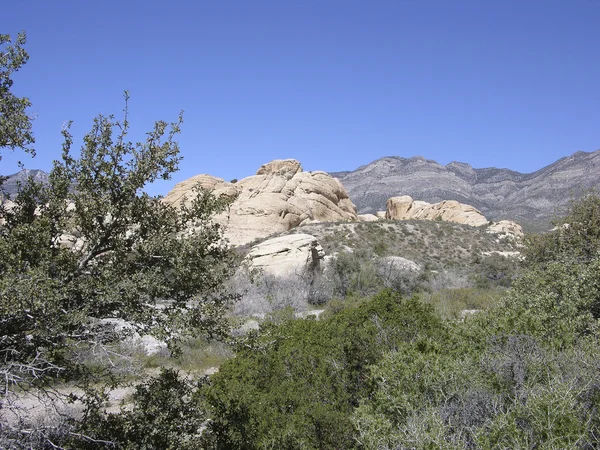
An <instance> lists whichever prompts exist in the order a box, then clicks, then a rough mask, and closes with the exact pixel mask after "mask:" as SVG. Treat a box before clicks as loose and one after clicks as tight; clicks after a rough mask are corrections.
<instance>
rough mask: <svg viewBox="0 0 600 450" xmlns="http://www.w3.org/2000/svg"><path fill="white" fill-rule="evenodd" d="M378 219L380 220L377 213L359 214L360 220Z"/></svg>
mask: <svg viewBox="0 0 600 450" xmlns="http://www.w3.org/2000/svg"><path fill="white" fill-rule="evenodd" d="M378 220H379V217H377V216H376V215H375V214H359V215H358V221H359V222H377V221H378Z"/></svg>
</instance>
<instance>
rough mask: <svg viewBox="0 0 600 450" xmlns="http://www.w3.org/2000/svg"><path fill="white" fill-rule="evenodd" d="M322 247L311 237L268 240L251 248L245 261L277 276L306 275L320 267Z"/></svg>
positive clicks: (296, 235) (282, 237) (323, 252)
mask: <svg viewBox="0 0 600 450" xmlns="http://www.w3.org/2000/svg"><path fill="white" fill-rule="evenodd" d="M324 256H325V251H324V250H323V247H321V245H320V244H319V242H318V241H317V239H316V238H315V237H314V236H311V235H310V234H291V235H286V236H280V237H276V238H272V239H267V240H266V241H264V242H261V243H260V244H257V245H255V246H254V247H252V249H251V250H250V252H249V253H248V255H247V256H246V261H247V262H248V264H249V266H250V267H252V268H255V269H262V270H264V272H265V273H268V274H270V275H274V276H279V277H283V276H290V275H303V274H305V273H306V271H310V270H314V269H316V268H317V267H318V266H319V265H320V261H321V260H322V259H323V257H324Z"/></svg>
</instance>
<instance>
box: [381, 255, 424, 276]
mask: <svg viewBox="0 0 600 450" xmlns="http://www.w3.org/2000/svg"><path fill="white" fill-rule="evenodd" d="M380 265H381V266H383V267H385V268H387V269H390V270H392V269H393V270H399V271H403V272H419V271H420V270H421V266H419V265H418V264H417V263H416V262H414V261H412V260H410V259H406V258H403V257H401V256H385V257H383V258H381V260H380Z"/></svg>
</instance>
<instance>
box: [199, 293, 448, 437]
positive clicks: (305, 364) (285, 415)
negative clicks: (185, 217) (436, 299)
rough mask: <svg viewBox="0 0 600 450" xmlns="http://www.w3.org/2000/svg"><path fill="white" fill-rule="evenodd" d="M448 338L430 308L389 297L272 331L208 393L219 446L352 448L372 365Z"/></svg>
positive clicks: (254, 341)
mask: <svg viewBox="0 0 600 450" xmlns="http://www.w3.org/2000/svg"><path fill="white" fill-rule="evenodd" d="M445 337H446V330H445V328H444V326H443V324H442V323H441V321H440V320H439V319H437V318H436V317H435V315H434V314H433V313H432V311H431V309H430V308H428V307H426V306H424V305H422V304H421V303H419V302H418V301H417V300H402V299H401V298H400V296H398V294H393V293H391V292H384V293H382V294H380V295H378V296H376V297H375V298H373V299H372V300H371V301H368V302H364V303H362V304H360V305H359V306H358V307H356V308H345V309H342V310H341V311H340V312H338V313H337V314H335V315H332V316H331V317H329V318H327V319H324V320H320V321H313V320H289V321H287V322H283V323H281V324H279V325H277V326H271V327H269V326H267V327H265V328H264V329H263V330H262V331H261V333H260V334H258V335H256V336H254V337H252V338H249V339H248V340H246V341H245V342H244V343H243V345H241V346H240V348H239V350H238V352H237V355H236V357H235V358H233V359H232V360H230V361H228V362H226V363H225V364H224V365H223V366H222V367H221V369H220V371H219V373H218V374H216V375H215V376H214V377H213V379H212V382H211V386H210V387H208V388H207V390H206V391H205V393H206V398H207V402H208V403H209V404H210V406H211V410H212V414H213V416H212V423H211V425H210V432H211V435H212V437H213V438H214V439H215V441H216V443H217V444H216V448H264V447H267V446H270V447H275V448H352V447H354V445H355V441H354V438H355V434H354V430H353V426H352V423H351V421H350V417H351V415H352V411H353V408H354V407H355V406H357V405H358V402H359V400H360V398H362V397H364V396H367V395H368V394H369V392H370V391H371V387H370V383H369V382H368V380H367V378H366V374H367V372H368V368H369V366H370V365H371V364H374V363H376V362H377V361H378V360H379V358H381V356H382V355H383V354H384V353H385V352H386V351H394V350H397V349H398V348H399V347H401V346H404V345H407V346H409V347H413V346H415V347H418V348H429V347H431V346H436V345H437V344H436V342H438V341H440V340H445Z"/></svg>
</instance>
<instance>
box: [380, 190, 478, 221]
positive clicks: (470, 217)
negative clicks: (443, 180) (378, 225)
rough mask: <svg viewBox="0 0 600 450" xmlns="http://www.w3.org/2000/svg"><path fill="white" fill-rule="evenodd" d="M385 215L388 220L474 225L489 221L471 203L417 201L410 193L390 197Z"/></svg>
mask: <svg viewBox="0 0 600 450" xmlns="http://www.w3.org/2000/svg"><path fill="white" fill-rule="evenodd" d="M385 217H386V219H388V220H406V219H420V220H443V221H445V222H455V223H462V224H465V225H471V226H474V227H478V226H482V225H486V224H487V223H488V220H487V219H486V218H485V216H484V215H483V214H481V212H479V211H478V210H477V209H475V208H474V207H472V206H471V205H465V204H463V203H459V202H457V201H455V200H444V201H441V202H439V203H433V204H431V203H427V202H423V201H418V200H416V201H415V200H413V199H412V197H410V196H408V195H404V196H401V197H392V198H390V199H388V201H387V204H386V216H385Z"/></svg>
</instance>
